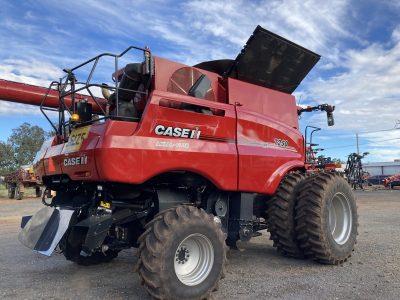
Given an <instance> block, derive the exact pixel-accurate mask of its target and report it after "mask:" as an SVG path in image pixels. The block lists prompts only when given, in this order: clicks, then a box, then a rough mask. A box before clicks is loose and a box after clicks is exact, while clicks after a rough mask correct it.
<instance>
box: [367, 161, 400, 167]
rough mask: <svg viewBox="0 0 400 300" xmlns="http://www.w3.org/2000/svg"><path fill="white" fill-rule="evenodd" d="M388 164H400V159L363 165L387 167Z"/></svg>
mask: <svg viewBox="0 0 400 300" xmlns="http://www.w3.org/2000/svg"><path fill="white" fill-rule="evenodd" d="M387 166H400V161H386V162H369V163H363V167H387Z"/></svg>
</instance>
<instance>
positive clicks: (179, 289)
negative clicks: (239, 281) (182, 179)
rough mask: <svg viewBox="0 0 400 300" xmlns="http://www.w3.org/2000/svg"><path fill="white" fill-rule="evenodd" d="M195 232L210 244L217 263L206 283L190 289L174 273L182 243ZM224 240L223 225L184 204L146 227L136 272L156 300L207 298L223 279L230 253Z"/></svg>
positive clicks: (159, 215) (164, 213)
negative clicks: (176, 256)
mask: <svg viewBox="0 0 400 300" xmlns="http://www.w3.org/2000/svg"><path fill="white" fill-rule="evenodd" d="M193 233H201V234H203V235H205V236H206V237H207V238H208V239H209V240H210V241H211V243H212V245H213V248H214V264H213V267H212V270H211V272H210V274H209V275H208V277H207V278H206V279H205V280H204V281H203V282H201V283H200V284H198V285H196V286H187V285H185V284H183V283H182V282H181V281H180V280H179V279H178V277H177V276H176V274H175V269H174V259H175V253H176V249H177V247H178V246H179V244H180V243H181V241H183V240H184V239H185V238H186V237H187V236H189V235H190V234H193ZM225 239H226V235H225V234H224V233H223V231H222V229H221V224H220V223H217V222H215V221H214V216H213V215H211V214H207V213H206V212H205V211H204V210H203V209H198V208H196V207H193V206H187V205H181V206H178V207H174V208H170V209H167V210H165V211H163V212H161V213H159V214H158V215H156V216H155V217H154V219H153V220H152V221H150V222H149V223H148V224H147V225H146V231H145V232H144V233H143V234H142V235H141V236H140V238H139V243H140V246H139V249H138V256H139V258H138V263H137V265H136V270H137V271H138V273H139V276H140V277H141V279H142V284H143V285H144V287H145V288H146V290H147V291H148V292H149V294H150V295H151V296H152V297H154V298H156V299H205V298H208V297H209V296H210V294H211V292H213V291H215V290H217V288H218V282H219V280H220V279H221V278H223V276H224V272H225V264H226V262H227V259H226V253H227V250H228V247H227V246H226V244H225Z"/></svg>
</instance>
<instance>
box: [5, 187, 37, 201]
mask: <svg viewBox="0 0 400 300" xmlns="http://www.w3.org/2000/svg"><path fill="white" fill-rule="evenodd" d="M31 197H36V190H35V188H25V194H24V198H31ZM0 198H8V191H7V189H6V185H5V184H0Z"/></svg>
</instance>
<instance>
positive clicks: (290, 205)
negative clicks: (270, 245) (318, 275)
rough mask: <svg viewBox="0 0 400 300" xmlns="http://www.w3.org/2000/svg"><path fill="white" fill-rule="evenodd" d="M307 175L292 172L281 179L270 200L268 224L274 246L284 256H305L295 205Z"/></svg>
mask: <svg viewBox="0 0 400 300" xmlns="http://www.w3.org/2000/svg"><path fill="white" fill-rule="evenodd" d="M305 179H306V176H305V175H304V174H302V173H298V172H295V173H290V174H288V175H286V177H285V178H284V179H283V180H282V181H281V183H280V185H279V187H278V189H277V191H276V193H275V195H274V196H273V197H272V198H271V199H270V200H269V204H268V209H267V225H268V231H269V232H270V235H271V236H270V239H271V240H273V242H274V247H276V248H277V250H278V252H279V253H281V254H282V255H284V256H289V257H295V258H303V257H304V253H303V250H302V249H301V248H300V247H299V245H298V242H297V239H296V232H295V216H294V214H295V206H296V202H297V197H298V192H299V187H300V186H301V185H302V184H303V182H304V180H305Z"/></svg>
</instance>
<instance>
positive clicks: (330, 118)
mask: <svg viewBox="0 0 400 300" xmlns="http://www.w3.org/2000/svg"><path fill="white" fill-rule="evenodd" d="M326 117H327V118H328V126H333V125H335V119H334V118H333V113H332V112H331V111H327V112H326Z"/></svg>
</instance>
